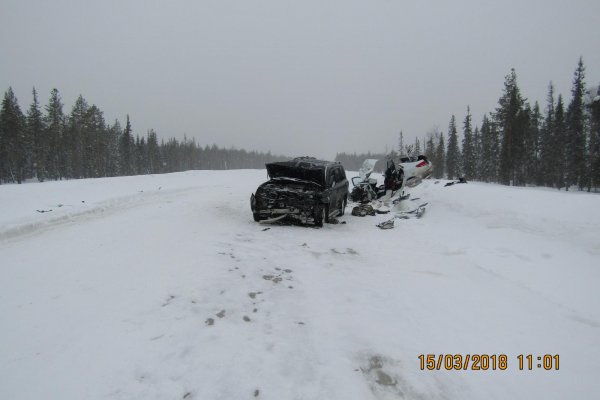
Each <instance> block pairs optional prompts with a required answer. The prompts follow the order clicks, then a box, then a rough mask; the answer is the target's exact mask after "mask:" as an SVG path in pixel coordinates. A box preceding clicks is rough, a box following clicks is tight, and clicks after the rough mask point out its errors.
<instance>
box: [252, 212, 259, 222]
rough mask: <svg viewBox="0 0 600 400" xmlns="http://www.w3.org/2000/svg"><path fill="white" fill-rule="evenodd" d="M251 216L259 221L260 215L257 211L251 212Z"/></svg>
mask: <svg viewBox="0 0 600 400" xmlns="http://www.w3.org/2000/svg"><path fill="white" fill-rule="evenodd" d="M252 217H254V220H255V221H256V222H258V221H260V215H259V214H258V213H252Z"/></svg>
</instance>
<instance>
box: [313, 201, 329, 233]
mask: <svg viewBox="0 0 600 400" xmlns="http://www.w3.org/2000/svg"><path fill="white" fill-rule="evenodd" d="M328 211H329V207H328V206H323V208H321V209H319V210H318V211H315V226H318V227H319V228H322V227H323V224H324V223H325V222H328V215H327V214H328Z"/></svg>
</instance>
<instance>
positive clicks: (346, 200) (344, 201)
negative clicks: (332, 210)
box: [340, 196, 348, 216]
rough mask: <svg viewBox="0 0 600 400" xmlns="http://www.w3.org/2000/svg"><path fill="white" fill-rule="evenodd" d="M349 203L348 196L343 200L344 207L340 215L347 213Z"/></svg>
mask: <svg viewBox="0 0 600 400" xmlns="http://www.w3.org/2000/svg"><path fill="white" fill-rule="evenodd" d="M347 205H348V197H347V196H346V197H344V200H342V207H341V209H340V216H342V215H344V214H345V213H346V206H347Z"/></svg>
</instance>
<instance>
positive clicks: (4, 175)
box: [0, 87, 286, 184]
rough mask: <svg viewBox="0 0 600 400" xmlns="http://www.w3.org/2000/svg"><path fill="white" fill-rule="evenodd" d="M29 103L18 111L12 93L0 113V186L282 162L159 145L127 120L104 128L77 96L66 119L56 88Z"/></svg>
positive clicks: (267, 156)
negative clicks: (42, 102) (44, 101)
mask: <svg viewBox="0 0 600 400" xmlns="http://www.w3.org/2000/svg"><path fill="white" fill-rule="evenodd" d="M32 93H33V101H32V103H31V105H30V106H29V109H28V110H27V112H26V113H23V112H22V111H21V108H20V106H19V102H18V100H17V98H16V96H15V94H14V92H13V90H12V88H10V87H9V88H8V90H7V91H6V92H5V94H4V98H3V100H2V106H1V108H0V184H1V183H21V182H24V181H26V180H30V179H37V180H38V181H40V182H43V181H45V180H61V179H78V178H98V177H111V176H125V175H140V174H160V173H169V172H178V171H185V170H190V169H212V170H223V169H240V168H264V165H265V163H267V162H272V161H279V160H283V159H286V158H285V157H281V156H275V155H272V154H271V152H266V153H263V152H257V151H246V150H239V149H235V148H230V149H225V148H220V147H218V146H216V145H214V144H213V145H212V146H204V147H202V146H201V145H199V144H198V143H196V140H195V139H188V138H187V137H184V139H183V140H177V139H175V138H170V139H168V140H166V141H165V140H164V139H163V140H161V141H160V142H159V140H158V137H157V134H156V132H155V131H154V130H152V129H151V130H149V131H148V132H147V134H146V135H145V136H140V135H134V133H133V130H132V126H131V122H130V120H129V115H127V118H126V122H125V127H124V128H123V127H122V126H121V123H120V122H119V121H118V120H115V122H114V123H113V124H107V123H106V121H105V120H104V115H103V112H102V111H101V110H100V109H99V108H98V107H97V106H96V105H89V104H88V102H87V101H86V100H85V99H84V98H83V96H81V95H80V96H79V97H78V98H77V100H76V101H75V104H74V105H73V108H72V110H71V113H70V114H65V113H64V111H63V107H64V105H63V103H62V100H61V98H60V94H59V92H58V90H57V89H53V90H52V91H51V93H50V99H49V100H48V104H47V105H46V106H45V107H44V108H43V111H42V107H41V106H40V103H39V100H38V94H37V92H36V90H35V88H34V89H33V92H32Z"/></svg>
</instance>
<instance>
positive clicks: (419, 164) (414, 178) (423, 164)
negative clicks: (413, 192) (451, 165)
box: [400, 155, 433, 187]
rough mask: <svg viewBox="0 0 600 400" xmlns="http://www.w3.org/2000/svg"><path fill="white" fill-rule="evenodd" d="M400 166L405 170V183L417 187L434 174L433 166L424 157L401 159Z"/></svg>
mask: <svg viewBox="0 0 600 400" xmlns="http://www.w3.org/2000/svg"><path fill="white" fill-rule="evenodd" d="M400 166H401V167H402V169H404V182H405V183H406V185H407V186H409V187H410V186H415V185H417V184H419V182H421V180H422V179H425V178H428V177H429V176H430V175H431V173H432V172H433V164H431V162H430V161H429V160H428V159H427V157H425V156H424V155H420V156H410V157H401V158H400Z"/></svg>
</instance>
